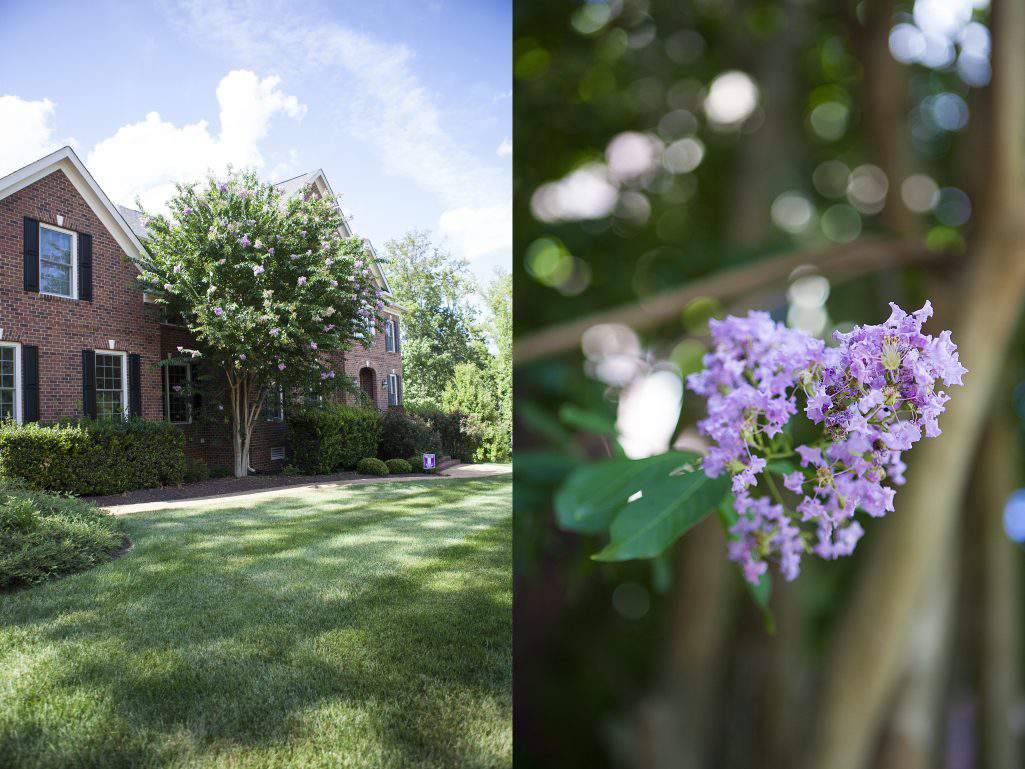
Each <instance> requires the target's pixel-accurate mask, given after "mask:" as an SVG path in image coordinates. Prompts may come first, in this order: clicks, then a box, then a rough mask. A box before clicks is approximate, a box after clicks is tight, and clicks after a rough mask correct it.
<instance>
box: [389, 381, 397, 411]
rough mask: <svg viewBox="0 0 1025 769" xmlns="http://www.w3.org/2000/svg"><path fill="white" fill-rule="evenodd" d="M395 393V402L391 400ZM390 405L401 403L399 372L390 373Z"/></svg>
mask: <svg viewBox="0 0 1025 769" xmlns="http://www.w3.org/2000/svg"><path fill="white" fill-rule="evenodd" d="M393 387H394V388H395V389H394V390H393V389H392V388H393ZM393 392H394V393H395V402H394V403H392V402H391V396H392V393H393ZM388 405H389V406H398V405H399V377H398V374H389V375H388Z"/></svg>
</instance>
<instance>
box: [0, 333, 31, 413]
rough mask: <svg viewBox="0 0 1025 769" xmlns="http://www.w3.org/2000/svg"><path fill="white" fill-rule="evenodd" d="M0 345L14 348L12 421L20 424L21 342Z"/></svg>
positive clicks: (0, 343) (0, 344)
mask: <svg viewBox="0 0 1025 769" xmlns="http://www.w3.org/2000/svg"><path fill="white" fill-rule="evenodd" d="M0 347H10V348H11V349H13V350H14V421H15V422H17V423H18V424H19V425H20V424H22V420H23V419H24V417H25V415H24V412H23V410H22V409H23V408H24V406H23V404H22V402H21V394H22V388H21V376H22V374H21V343H20V342H0Z"/></svg>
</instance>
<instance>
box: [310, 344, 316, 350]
mask: <svg viewBox="0 0 1025 769" xmlns="http://www.w3.org/2000/svg"><path fill="white" fill-rule="evenodd" d="M310 349H311V350H316V349H317V343H316V342H310Z"/></svg>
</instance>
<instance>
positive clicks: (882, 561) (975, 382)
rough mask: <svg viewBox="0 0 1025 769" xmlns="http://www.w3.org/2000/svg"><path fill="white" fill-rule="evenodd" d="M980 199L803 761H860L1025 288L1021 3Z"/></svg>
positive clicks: (998, 20)
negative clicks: (934, 381)
mask: <svg viewBox="0 0 1025 769" xmlns="http://www.w3.org/2000/svg"><path fill="white" fill-rule="evenodd" d="M991 28H992V30H993V37H994V42H993V82H992V85H991V87H990V98H991V100H992V121H991V131H992V133H991V136H990V156H989V158H988V159H987V160H988V163H989V165H988V169H987V170H988V178H989V179H990V198H989V200H988V201H987V203H988V205H987V206H985V207H984V208H983V210H982V212H981V216H980V221H978V222H977V232H978V240H977V242H976V243H975V245H974V248H973V252H974V258H973V259H972V262H971V264H970V265H969V267H968V272H967V274H966V280H965V285H964V290H963V291H962V293H961V295H960V297H961V300H960V306H961V316H960V320H959V322H958V323H957V324H956V325H955V328H954V339H955V340H956V342H957V343H958V345H959V348H960V350H961V351H962V359H963V361H964V364H965V366H967V368H968V370H969V373H968V374H967V375H966V377H965V387H964V388H963V389H962V388H957V389H955V390H953V391H952V393H951V395H952V400H951V402H950V404H949V408H948V411H947V413H946V414H945V415H944V416H943V417H942V419H941V425H942V427H943V430H944V434H943V435H942V436H941V437H939V438H936V439H932V440H928V441H924V442H923V444H922V445H921V446H920V447H918V448H917V449H916V450H915V454H916V456H915V457H914V463H913V465H912V467H911V470H910V471H909V473H908V485H907V488H906V489H903V490H902V491H901V492H900V493H898V495H897V500H896V507H897V509H896V512H894V513H891V514H890V516H889V517H888V518H887V520H886V521H885V522H884V524H883V526H882V531H881V532H880V538H879V541H878V542H876V546H875V548H874V549H873V550H872V552H871V553H870V554H869V558H870V563H868V564H867V565H866V566H865V568H863V569H862V570H861V572H860V574H859V581H858V584H857V585H856V588H855V592H854V597H853V604H852V606H851V607H850V609H849V611H848V613H847V615H846V616H845V618H844V619H843V621H841V623H840V624H839V626H838V628H837V631H836V635H835V638H834V643H833V648H832V653H831V662H830V665H829V667H828V669H827V676H826V680H825V682H824V689H823V693H822V699H821V704H820V707H819V708H818V711H817V714H818V717H817V728H816V730H815V743H814V744H813V747H812V752H811V763H810V766H812V767H814V768H815V769H862V767H865V766H866V764H867V761H868V758H869V756H870V755H871V752H872V750H873V749H874V747H875V744H876V740H877V738H878V734H879V727H880V723H881V719H882V718H883V717H884V716H885V706H886V704H887V703H888V702H889V701H890V699H891V697H892V695H893V692H894V687H895V684H896V682H897V680H898V678H899V675H900V673H901V668H902V662H903V653H904V650H905V645H904V644H905V641H906V638H907V635H908V630H909V625H910V623H911V619H912V617H913V614H914V609H915V606H916V603H917V601H918V600H919V598H920V596H921V594H922V591H923V589H924V588H925V587H926V584H927V582H928V580H929V578H930V577H931V576H932V573H933V565H934V563H935V562H936V560H937V559H938V558H941V557H943V556H944V555H945V554H946V552H947V546H948V541H949V539H950V537H951V534H952V531H953V530H954V528H955V524H956V518H957V513H958V512H959V511H960V509H961V506H962V496H963V493H964V490H965V486H966V483H967V480H968V474H969V468H970V467H971V464H972V459H973V457H972V455H973V452H974V450H975V447H976V444H977V442H978V438H979V434H980V432H981V429H982V425H983V422H984V420H985V418H986V415H987V412H988V409H989V403H990V400H991V397H992V394H993V390H994V387H995V385H996V383H997V380H998V378H999V373H1000V369H1001V365H1002V362H1003V358H1004V354H1005V351H1006V348H1007V344H1008V342H1009V340H1010V338H1011V334H1012V332H1013V330H1014V328H1015V326H1016V324H1017V321H1018V317H1019V312H1020V307H1021V303H1022V298H1023V293H1025V232H1023V228H1022V223H1023V222H1025V204H1023V191H1022V186H1021V170H1022V168H1023V165H1025V157H1023V152H1022V149H1023V148H1022V137H1023V125H1025V105H1023V98H1025V7H1023V2H1022V0H1009V1H1008V2H1003V3H994V8H993V23H992V27H991Z"/></svg>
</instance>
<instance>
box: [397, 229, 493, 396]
mask: <svg viewBox="0 0 1025 769" xmlns="http://www.w3.org/2000/svg"><path fill="white" fill-rule="evenodd" d="M385 252H386V254H387V257H386V260H387V261H386V264H387V270H388V282H389V284H390V285H391V288H392V292H393V293H394V295H395V298H396V300H397V302H398V304H399V305H401V306H402V307H403V308H405V310H406V311H405V312H404V313H403V315H402V370H403V382H404V388H405V389H404V393H403V399H404V401H405V403H406V404H407V405H409V406H429V405H433V404H436V403H437V400H438V397H439V396H440V394H441V393H442V392H443V391H444V389H445V387H446V385H447V384H448V382H449V381H450V380H451V379H452V376H453V373H454V371H455V368H456V366H458V365H459V364H460V363H470V362H472V363H476V364H483V363H484V361H485V360H486V357H487V350H486V347H485V345H484V339H483V336H482V333H481V329H480V328H479V325H478V321H477V314H476V312H475V310H474V308H473V306H472V305H471V304H470V303H469V299H470V297H471V296H472V295H473V293H474V291H475V290H476V286H475V284H474V281H473V278H472V277H471V276H470V273H469V269H468V267H467V263H466V261H465V260H463V259H457V258H456V257H454V256H452V255H451V254H450V253H448V252H447V251H443V250H442V249H440V248H438V247H437V246H435V245H434V244H433V243H432V241H431V236H430V234H429V233H427V232H424V231H417V232H410V233H408V234H407V235H405V236H404V237H402V238H400V239H398V240H391V241H388V243H386V244H385Z"/></svg>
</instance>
